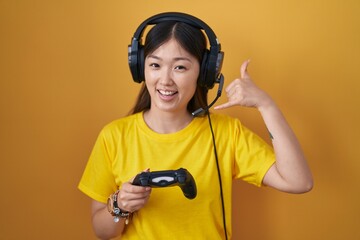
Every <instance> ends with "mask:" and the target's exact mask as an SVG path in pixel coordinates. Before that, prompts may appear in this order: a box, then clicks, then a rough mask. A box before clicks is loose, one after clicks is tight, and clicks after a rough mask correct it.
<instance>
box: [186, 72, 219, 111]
mask: <svg viewBox="0 0 360 240" xmlns="http://www.w3.org/2000/svg"><path fill="white" fill-rule="evenodd" d="M215 82H216V83H218V84H219V87H218V90H217V93H216V97H215V99H214V100H213V101H212V102H211V103H210V104H209V105H208V106H207V107H206V108H205V109H203V108H199V109H197V110H195V111H194V112H192V113H191V114H192V115H193V116H194V117H196V116H198V115H200V114H203V113H204V112H207V111H209V109H210V108H211V107H212V106H213V105H214V104H215V103H216V101H217V100H218V99H219V97H221V93H222V89H223V86H224V75H222V74H220V76H219V78H218V79H217V80H216V81H215Z"/></svg>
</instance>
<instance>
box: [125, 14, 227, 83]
mask: <svg viewBox="0 0 360 240" xmlns="http://www.w3.org/2000/svg"><path fill="white" fill-rule="evenodd" d="M165 21H174V22H183V23H186V24H188V25H191V26H193V27H195V28H197V29H200V30H203V31H204V32H205V34H206V36H207V39H208V41H209V44H210V49H209V50H206V51H205V53H204V56H203V61H202V63H201V69H200V76H199V80H198V84H199V85H200V86H203V87H206V88H207V89H210V88H212V87H213V86H214V84H215V83H218V82H219V79H220V71H221V66H222V62H223V57H224V53H223V52H221V45H220V43H219V41H218V39H217V37H216V35H215V33H214V31H213V30H212V29H211V28H210V27H209V26H208V25H207V24H206V23H205V22H203V21H202V20H200V19H198V18H196V17H194V16H191V15H189V14H186V13H180V12H166V13H160V14H157V15H154V16H152V17H149V18H148V19H146V20H145V21H144V22H142V23H141V24H140V25H139V27H138V28H137V29H136V31H135V33H134V36H133V37H132V39H131V44H130V45H129V48H128V62H129V67H130V71H131V74H132V76H133V79H134V81H135V82H138V83H140V82H142V81H144V80H145V76H144V68H145V64H144V63H145V56H144V46H143V45H142V44H141V41H142V35H143V33H144V30H145V28H146V27H147V26H148V25H156V24H158V23H161V22H165Z"/></svg>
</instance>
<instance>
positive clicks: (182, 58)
mask: <svg viewBox="0 0 360 240" xmlns="http://www.w3.org/2000/svg"><path fill="white" fill-rule="evenodd" d="M147 57H148V58H155V59H157V60H162V58H160V57H158V56H156V55H152V54H149V55H148V56H147ZM174 60H175V61H181V60H184V61H189V62H192V61H191V60H190V58H187V57H176V58H174Z"/></svg>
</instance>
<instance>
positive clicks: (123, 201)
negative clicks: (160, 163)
mask: <svg viewBox="0 0 360 240" xmlns="http://www.w3.org/2000/svg"><path fill="white" fill-rule="evenodd" d="M148 171H149V170H148V169H147V170H145V171H144V172H148ZM134 178H135V177H134ZM134 178H133V179H132V180H131V181H129V182H126V183H124V184H122V186H121V188H120V190H119V193H118V198H117V201H118V206H119V208H120V209H121V210H124V211H128V212H135V211H137V210H139V209H141V208H142V207H144V206H145V204H146V203H147V201H148V200H149V198H150V194H151V187H142V186H136V185H132V181H133V180H134Z"/></svg>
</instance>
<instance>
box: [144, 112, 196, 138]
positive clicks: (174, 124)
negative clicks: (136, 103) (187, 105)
mask: <svg viewBox="0 0 360 240" xmlns="http://www.w3.org/2000/svg"><path fill="white" fill-rule="evenodd" d="M143 117H144V121H145V122H146V124H147V125H148V127H149V128H151V129H152V130H153V131H155V132H157V133H164V134H166V133H174V132H178V131H180V130H181V129H184V128H185V127H186V126H187V125H189V123H190V122H191V121H192V119H193V116H192V115H191V114H190V113H188V112H187V111H186V112H184V113H182V114H179V113H177V114H174V113H169V112H161V113H155V112H154V111H151V109H150V110H149V111H146V112H144V116H143Z"/></svg>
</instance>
